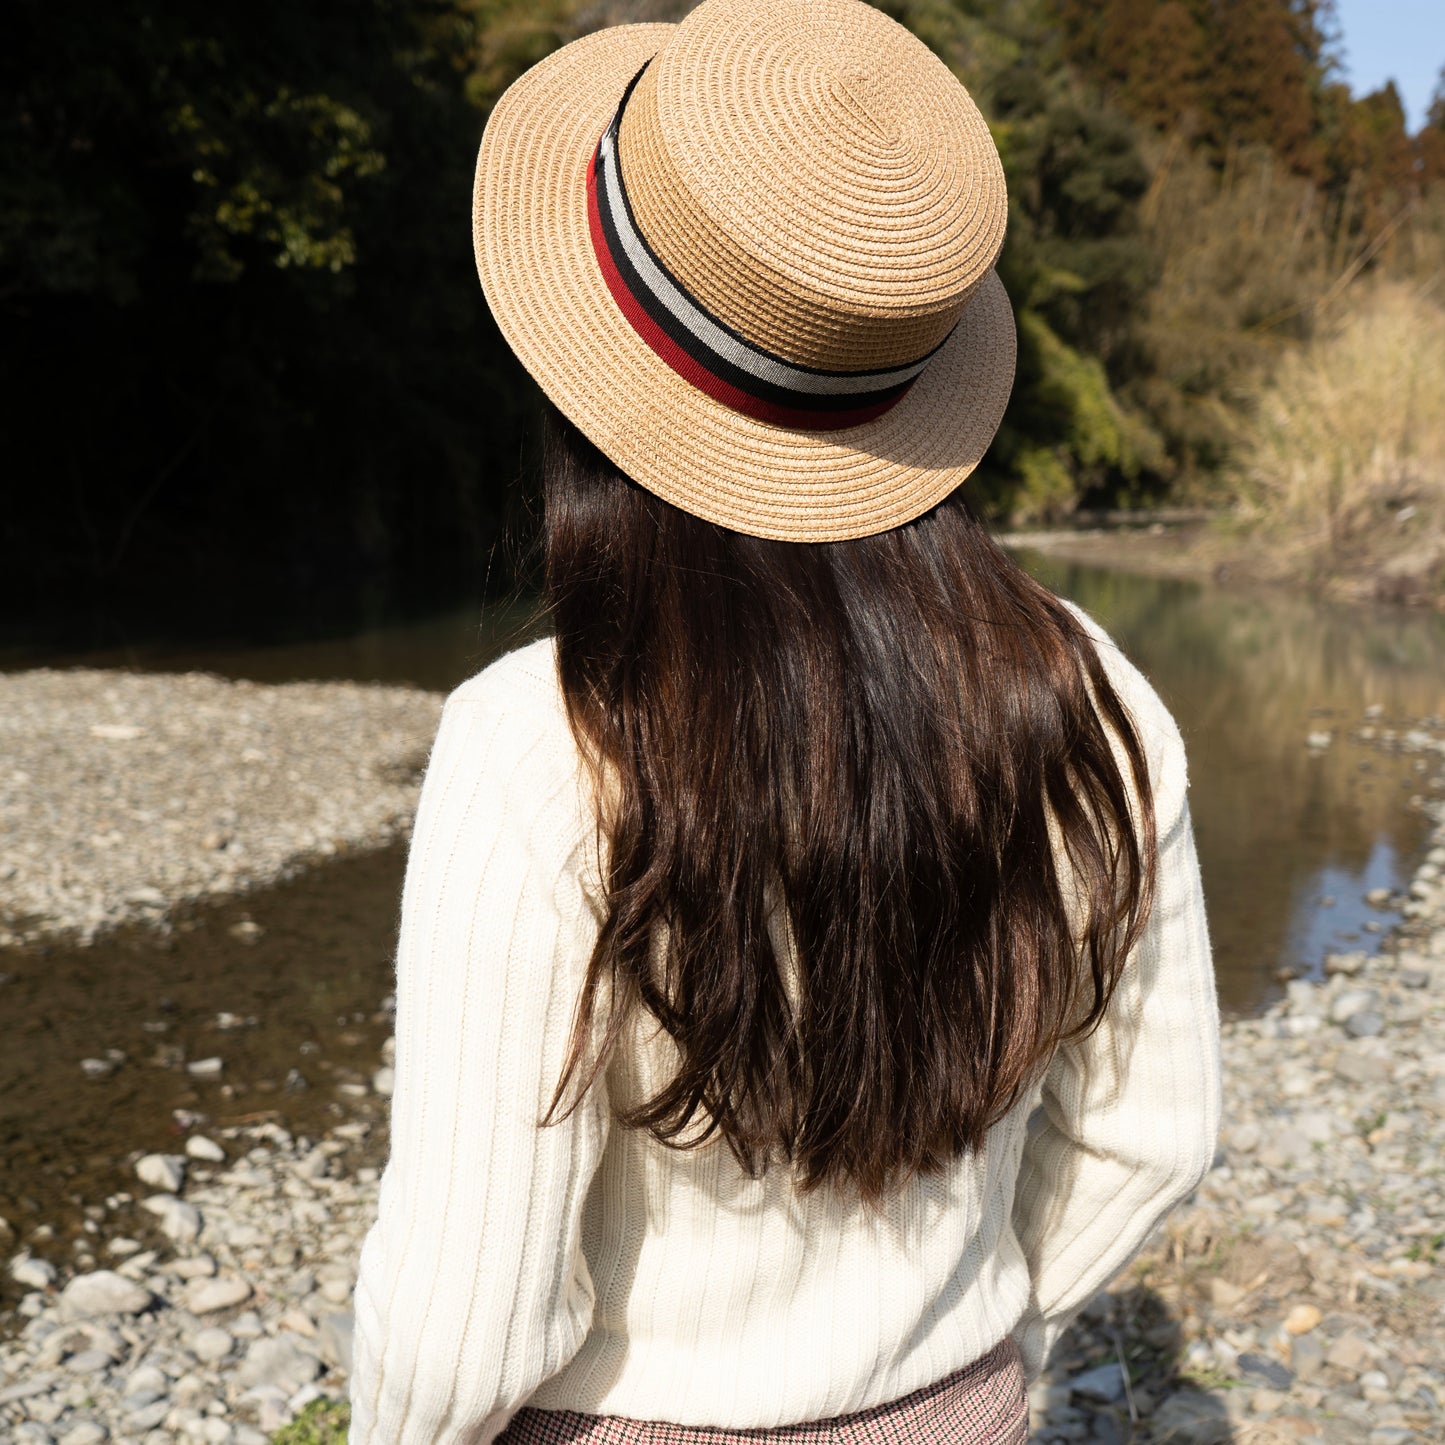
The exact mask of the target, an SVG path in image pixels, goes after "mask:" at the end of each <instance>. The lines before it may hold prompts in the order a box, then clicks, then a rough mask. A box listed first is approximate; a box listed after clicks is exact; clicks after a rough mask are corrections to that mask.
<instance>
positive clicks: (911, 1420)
mask: <svg viewBox="0 0 1445 1445" xmlns="http://www.w3.org/2000/svg"><path fill="white" fill-rule="evenodd" d="M1027 1439H1028V1397H1027V1395H1026V1393H1025V1390H1024V1376H1023V1366H1022V1362H1021V1359H1020V1356H1019V1348H1018V1345H1017V1344H1016V1343H1015V1342H1014V1339H1013V1336H1011V1335H1009V1336H1006V1337H1005V1338H1004V1339H1003V1340H1002V1341H1000V1343H999V1344H998V1345H996V1346H995V1347H994V1348H993V1349H992V1350H990V1351H989V1352H988V1354H986V1355H984V1356H983V1357H982V1358H981V1359H978V1360H975V1361H974V1362H973V1364H971V1365H968V1366H966V1367H965V1368H963V1369H962V1370H955V1371H954V1373H953V1374H951V1375H945V1376H944V1378H943V1379H941V1380H939V1381H938V1382H937V1383H936V1384H933V1385H928V1386H926V1387H925V1388H924V1389H922V1390H915V1391H914V1392H913V1393H912V1394H911V1395H905V1396H904V1398H903V1399H901V1400H895V1401H894V1402H893V1403H892V1404H889V1405H877V1406H875V1407H874V1408H873V1409H871V1410H860V1411H858V1413H857V1414H854V1415H839V1416H837V1417H835V1418H834V1419H831V1420H817V1421H812V1422H809V1423H807V1424H802V1425H785V1426H782V1427H780V1428H778V1429H775V1430H723V1429H717V1428H714V1427H711V1426H699V1425H673V1424H670V1423H668V1422H667V1421H665V1420H628V1419H624V1418H623V1417H621V1416H617V1415H584V1414H580V1413H578V1412H576V1411H573V1410H534V1409H531V1408H530V1407H527V1406H524V1407H523V1408H522V1409H521V1410H519V1411H518V1412H517V1413H516V1415H514V1416H513V1417H512V1421H511V1423H510V1424H509V1425H508V1426H507V1428H506V1429H505V1430H504V1431H503V1432H502V1434H501V1435H500V1436H499V1437H498V1438H497V1445H730V1442H737V1445H744V1442H747V1445H762V1442H770V1441H777V1442H786V1445H1025V1442H1026V1441H1027Z"/></svg>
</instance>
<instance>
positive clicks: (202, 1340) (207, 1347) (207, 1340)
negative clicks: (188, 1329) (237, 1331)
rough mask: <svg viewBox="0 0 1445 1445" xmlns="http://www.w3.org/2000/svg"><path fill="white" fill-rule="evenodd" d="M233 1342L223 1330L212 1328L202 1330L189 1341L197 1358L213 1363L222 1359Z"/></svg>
mask: <svg viewBox="0 0 1445 1445" xmlns="http://www.w3.org/2000/svg"><path fill="white" fill-rule="evenodd" d="M235 1343H236V1342H235V1340H233V1339H232V1338H231V1336H230V1335H229V1334H227V1332H226V1331H225V1330H222V1329H214V1328H213V1329H208V1330H202V1331H201V1332H200V1333H199V1334H198V1335H197V1336H196V1337H195V1339H193V1340H192V1341H191V1349H192V1351H193V1352H194V1354H195V1356H196V1358H197V1359H198V1360H201V1361H204V1362H205V1363H206V1364H208V1365H213V1364H215V1363H216V1361H217V1360H224V1359H225V1358H226V1356H227V1355H229V1354H230V1353H231V1350H232V1349H233V1348H234V1347H235Z"/></svg>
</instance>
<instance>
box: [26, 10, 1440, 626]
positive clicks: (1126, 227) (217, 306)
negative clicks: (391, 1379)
mask: <svg viewBox="0 0 1445 1445" xmlns="http://www.w3.org/2000/svg"><path fill="white" fill-rule="evenodd" d="M881 3H882V4H883V7H884V8H885V9H887V10H888V12H889V13H890V14H893V15H894V16H896V17H897V18H898V19H900V20H901V21H902V22H903V23H905V24H907V25H908V26H910V27H911V28H912V29H913V30H914V31H915V33H917V34H918V35H919V36H921V37H922V38H923V39H924V41H925V42H926V43H927V44H929V45H930V46H931V47H932V48H933V49H934V50H935V51H936V52H937V53H938V54H939V55H940V56H941V57H942V58H943V59H944V60H945V61H946V62H947V63H948V64H949V65H950V66H951V67H952V68H953V69H954V71H955V73H956V74H958V75H959V76H960V78H961V79H962V80H963V81H964V82H965V84H967V85H968V87H969V89H970V91H971V92H972V93H973V94H974V96H975V97H976V98H977V99H978V101H979V103H980V105H981V106H982V108H983V110H984V112H985V114H986V115H987V116H988V118H989V121H990V123H991V125H992V126H993V128H994V134H995V138H996V140H997V142H998V145H999V149H1000V152H1001V153H1002V155H1003V157H1004V162H1005V166H1006V169H1007V172H1008V177H1009V186H1010V193H1011V207H1010V223H1009V234H1008V242H1007V246H1006V248H1005V252H1004V256H1003V260H1002V262H1001V270H1002V273H1003V276H1004V279H1005V282H1006V284H1007V286H1008V288H1009V291H1010V294H1011V295H1012V297H1013V299H1014V303H1015V308H1016V312H1017V318H1018V326H1019V336H1020V362H1019V373H1018V383H1017V387H1016V392H1015V396H1014V401H1013V404H1012V406H1011V408H1010V410H1009V413H1008V416H1007V418H1006V420H1005V424H1004V427H1003V429H1002V431H1001V433H1000V436H999V438H998V441H997V443H996V444H995V446H994V448H993V450H992V451H991V453H990V455H989V457H988V458H987V460H986V462H985V464H984V467H983V468H982V469H981V471H980V473H979V475H978V476H977V477H976V478H975V479H974V481H972V482H971V483H970V485H971V486H972V488H973V490H974V493H975V495H976V496H977V497H978V498H979V499H980V500H981V501H982V503H983V504H984V505H985V506H986V507H987V508H988V509H989V510H990V511H991V512H993V513H995V514H998V515H1009V514H1013V515H1019V516H1039V515H1046V514H1048V513H1051V512H1058V511H1066V510H1069V509H1071V508H1073V507H1074V506H1076V505H1077V504H1078V503H1079V502H1080V501H1081V500H1082V501H1091V502H1110V503H1121V502H1122V503H1130V502H1139V501H1146V500H1150V499H1153V498H1157V497H1160V496H1162V495H1164V494H1165V493H1167V492H1169V491H1170V489H1177V488H1179V487H1181V486H1184V485H1189V486H1194V485H1195V484H1196V483H1197V482H1198V480H1199V478H1200V477H1201V476H1202V477H1205V478H1206V479H1207V477H1208V476H1209V475H1211V474H1214V473H1216V472H1218V471H1219V469H1220V468H1222V467H1223V465H1224V463H1225V461H1226V459H1227V451H1228V437H1229V431H1230V428H1229V426H1228V424H1227V414H1228V410H1229V408H1230V407H1231V406H1233V405H1235V403H1236V401H1237V400H1238V396H1239V395H1240V394H1241V392H1242V390H1245V389H1247V386H1248V385H1249V384H1250V383H1249V377H1250V376H1251V375H1252V372H1251V370H1250V368H1251V367H1252V366H1256V367H1257V365H1258V359H1259V356H1260V353H1261V342H1260V338H1261V337H1263V338H1265V339H1266V340H1270V341H1272V340H1274V339H1276V338H1283V337H1285V336H1293V335H1296V334H1304V332H1305V329H1306V328H1305V325H1304V318H1306V317H1307V315H1308V310H1309V307H1310V305H1311V304H1312V298H1314V297H1316V296H1318V295H1319V294H1320V292H1321V288H1327V287H1329V286H1330V285H1332V284H1333V282H1334V280H1335V278H1336V277H1337V276H1339V275H1342V274H1345V273H1346V272H1347V271H1348V270H1349V268H1350V267H1351V266H1354V265H1355V264H1356V261H1357V258H1358V257H1360V256H1362V255H1368V257H1371V258H1377V259H1378V260H1379V261H1380V262H1381V263H1383V262H1384V261H1386V260H1388V259H1389V256H1390V255H1391V251H1390V250H1389V249H1388V248H1387V249H1384V250H1381V249H1380V245H1379V244H1377V242H1378V240H1379V238H1381V237H1384V238H1385V240H1386V241H1388V242H1389V245H1390V247H1395V248H1399V247H1401V246H1403V245H1404V240H1403V239H1402V238H1403V236H1404V233H1401V234H1400V235H1398V236H1397V235H1396V234H1395V232H1394V231H1392V230H1390V228H1391V227H1392V226H1397V225H1398V216H1399V214H1400V209H1401V206H1402V204H1404V202H1405V200H1407V199H1408V197H1409V196H1410V195H1413V194H1414V193H1415V192H1417V191H1418V190H1419V189H1420V188H1422V187H1428V186H1429V185H1431V184H1434V183H1435V182H1437V181H1440V180H1442V179H1445V101H1437V104H1436V107H1435V109H1434V110H1433V111H1432V113H1431V118H1430V121H1429V123H1428V124H1427V125H1426V126H1425V127H1424V129H1423V130H1422V131H1421V133H1420V134H1419V135H1418V136H1415V137H1409V136H1406V135H1405V133H1404V122H1403V116H1402V114H1401V111H1400V107H1399V102H1398V96H1396V95H1395V94H1394V92H1393V90H1391V89H1389V88H1387V89H1386V90H1384V91H1381V92H1379V93H1378V94H1377V95H1374V96H1370V97H1366V98H1364V99H1362V100H1359V101H1356V100H1353V99H1352V98H1351V97H1350V96H1349V94H1348V91H1347V90H1346V88H1345V87H1344V86H1343V85H1342V84H1341V83H1340V82H1339V81H1338V79H1337V78H1336V76H1335V73H1334V68H1333V66H1334V62H1333V58H1332V57H1333V54H1334V51H1333V45H1334V40H1333V19H1332V10H1331V6H1330V4H1329V0H881ZM688 8H689V5H688V0H601V3H594V0H350V3H347V4H341V3H339V0H247V3H240V0H213V3H208V4H206V5H196V4H191V3H186V0H113V3H110V4H107V5H99V4H81V5H57V4H51V3H47V0H14V3H13V4H12V5H11V6H10V8H9V11H8V13H7V35H6V40H7V43H6V45H5V46H4V47H3V49H0V82H3V85H4V91H3V93H4V96H5V100H4V101H3V103H0V321H3V328H0V369H3V376H0V381H3V384H4V387H5V395H6V398H7V403H8V405H7V409H6V442H7V448H6V456H5V464H6V465H5V475H6V477H7V479H8V481H9V485H8V486H7V487H6V489H5V491H6V500H7V502H8V504H9V505H7V507H6V508H5V510H4V513H3V521H0V545H3V546H4V548H5V555H6V558H7V561H8V563H9V565H8V566H7V568H6V569H5V572H4V575H3V580H0V636H3V635H9V636H12V637H14V636H23V637H30V638H34V637H36V636H37V635H44V634H45V633H46V632H47V631H51V632H54V633H55V634H56V635H57V636H58V635H59V634H60V633H62V632H66V631H69V632H71V633H75V632H77V631H78V630H89V631H91V632H92V633H93V632H94V631H95V629H94V627H93V626H92V627H89V628H88V629H85V628H83V627H82V628H78V627H77V625H76V624H77V620H79V622H80V623H82V624H84V623H85V622H86V621H87V620H88V619H92V618H97V617H98V618H104V619H107V620H116V619H118V620H122V621H124V622H126V623H127V624H131V625H139V626H140V627H142V628H143V629H144V630H146V631H151V632H155V631H165V630H173V631H183V632H203V633H212V634H214V633H218V632H222V633H231V634H245V633H253V634H254V633H264V632H268V631H270V632H274V631H275V630H277V628H278V627H281V626H284V625H290V624H291V623H293V622H294V625H296V626H299V627H306V628H315V627H316V626H318V625H326V624H330V623H334V624H335V625H338V626H340V625H351V624H355V623H357V622H359V621H364V620H366V619H368V618H374V617H376V616H380V615H386V614H395V613H396V612H397V611H399V610H407V609H415V608H422V607H428V606H434V605H438V604H441V603H445V602H454V601H457V600H460V599H461V598H463V597H468V596H473V595H475V594H477V593H478V592H479V591H481V590H482V588H483V587H484V586H485V585H486V584H487V581H488V578H489V577H490V580H491V582H492V584H493V585H497V584H500V583H505V582H506V581H507V580H508V579H507V577H506V573H505V568H504V567H503V566H502V565H501V562H500V559H499V558H498V557H497V556H496V546H495V544H496V541H497V538H498V535H499V532H500V529H501V522H502V518H503V517H504V515H506V514H507V513H508V512H509V510H514V509H517V508H519V507H522V506H523V505H524V504H525V497H526V488H525V487H523V486H520V485H519V482H518V478H519V476H521V475H524V472H525V469H524V467H523V462H524V460H525V458H526V456H527V455H528V453H527V451H526V443H527V438H528V435H529V432H530V418H531V408H532V404H533V403H532V398H533V395H534V393H533V390H532V388H531V385H530V383H529V382H527V380H526V378H525V377H523V376H522V374H521V372H520V369H519V368H518V367H517V366H516V364H515V363H514V362H513V360H512V359H511V357H510V354H509V353H508V351H507V349H506V347H505V346H504V345H503V344H502V342H501V339H500V337H499V336H498V335H497V334H496V331H495V328H494V327H493V325H492V323H491V321H490V318H489V317H488V315H487V312H486V307H485V304H484V302H483V299H482V296H481V292H480V288H479V287H478V285H477V282H476V275H475V269H474V266H473V261H472V254H471V237H470V195H471V181H472V167H473V164H474V160H475V154H476V144H477V140H478V137H479V135H480V132H481V129H482V125H483V122H484V120H485V114H486V109H487V107H488V106H489V105H490V104H491V103H492V102H493V101H494V100H495V98H496V96H497V95H498V94H500V92H501V90H502V89H503V88H504V87H505V86H506V84H508V83H509V81H510V80H511V79H512V78H513V77H514V76H515V75H517V74H518V73H519V72H520V71H521V70H522V69H524V68H525V67H526V66H527V65H528V64H530V63H532V62H533V61H535V60H537V59H539V58H541V57H542V56H543V55H545V54H547V53H548V52H549V51H550V50H552V49H554V48H555V47H556V46H557V45H560V44H563V43H565V42H566V41H568V40H570V39H572V38H574V37H575V36H577V35H579V34H581V33H583V32H584V31H585V30H588V29H591V28H595V27H596V26H598V25H604V24H612V23H616V22H619V21H625V20H638V19H645V20H657V19H675V18H678V17H679V16H680V15H681V14H683V13H685V11H686V10H687V9H688ZM1251 145H1253V146H1254V147H1255V149H1256V150H1263V151H1265V152H1269V153H1273V154H1274V155H1275V156H1277V157H1278V158H1279V161H1280V164H1281V168H1282V171H1283V172H1284V173H1285V174H1289V173H1293V175H1294V176H1295V177H1296V178H1297V183H1298V184H1299V185H1301V186H1305V185H1308V184H1316V185H1318V186H1319V187H1320V196H1319V198H1318V200H1316V199H1312V198H1307V204H1306V203H1297V200H1296V198H1295V197H1294V196H1293V195H1292V194H1287V193H1286V191H1285V190H1282V189H1281V188H1280V187H1279V186H1274V187H1273V188H1271V187H1269V186H1258V185H1254V183H1253V182H1250V183H1249V185H1245V184H1244V183H1243V182H1241V180H1240V179H1239V177H1241V176H1242V175H1245V174H1246V171H1247V170H1248V167H1253V166H1255V161H1254V160H1253V159H1249V160H1248V162H1247V166H1246V165H1245V162H1243V161H1242V160H1241V157H1242V156H1248V155H1251V154H1252V153H1251V152H1250V151H1249V147H1250V146H1251ZM1200 167H1204V168H1212V174H1214V175H1215V176H1216V177H1218V180H1217V183H1209V182H1206V180H1204V179H1203V178H1202V177H1201V176H1200V175H1198V174H1196V172H1197V171H1198V170H1199V168H1200ZM1242 167H1243V168H1242ZM1248 174H1254V172H1253V171H1248ZM1299 178H1308V179H1299ZM1250 186H1253V189H1250ZM1195 197H1198V198H1199V204H1205V205H1207V206H1208V207H1209V208H1210V209H1209V210H1208V215H1209V217H1210V218H1211V219H1210V224H1214V225H1216V226H1218V227H1221V228H1222V227H1224V226H1226V225H1229V226H1238V227H1239V228H1240V229H1239V233H1238V237H1236V235H1235V234H1234V233H1231V234H1229V235H1221V236H1219V237H1218V238H1216V240H1217V244H1216V246H1215V247H1214V249H1213V250H1207V251H1203V252H1202V251H1201V249H1200V247H1199V246H1198V245H1197V244H1195V241H1196V239H1197V238H1195V237H1193V236H1191V235H1190V228H1191V226H1192V225H1193V224H1194V223H1193V222H1192V220H1191V217H1192V216H1193V215H1194V214H1195V213H1194V212H1193V211H1192V210H1191V209H1190V207H1191V206H1193V205H1195V200H1194V199H1193V198H1195ZM1291 207H1293V209H1290V208H1291ZM1199 214H1200V215H1203V214H1204V212H1199ZM1300 218H1303V219H1300ZM1196 229H1197V227H1196ZM1276 237H1281V238H1284V239H1283V240H1282V241H1279V240H1276ZM1241 238H1242V239H1241ZM1392 238H1393V239H1392ZM1411 244H1414V243H1413V242H1412V243H1411ZM1372 246H1373V247H1375V249H1374V250H1371V249H1370V248H1371V247H1372ZM1416 249H1417V250H1418V247H1417V248H1416ZM1231 256H1237V257H1239V258H1241V266H1245V268H1246V269H1247V270H1248V271H1249V274H1250V275H1255V274H1257V273H1258V271H1259V267H1258V265H1257V264H1256V259H1255V258H1259V257H1264V258H1266V259H1267V258H1268V257H1271V256H1274V257H1276V258H1278V257H1281V256H1283V257H1287V258H1294V257H1296V256H1297V257H1298V258H1299V261H1298V265H1297V266H1296V265H1295V261H1294V260H1293V259H1288V260H1286V261H1284V262H1281V263H1280V264H1279V265H1276V266H1274V267H1273V270H1271V272H1270V274H1269V276H1268V278H1267V284H1263V285H1257V284H1255V283H1253V282H1249V281H1248V279H1247V278H1243V279H1241V278H1239V277H1234V276H1233V275H1232V273H1231V270H1230V265H1229V261H1230V257H1231ZM1246 263H1247V264H1246ZM1290 267H1294V268H1295V269H1294V270H1290ZM1236 269H1238V268H1236ZM1286 273H1288V274H1286ZM1296 273H1297V274H1296Z"/></svg>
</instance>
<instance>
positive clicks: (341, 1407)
mask: <svg viewBox="0 0 1445 1445" xmlns="http://www.w3.org/2000/svg"><path fill="white" fill-rule="evenodd" d="M350 1424H351V1406H350V1405H348V1404H347V1403H346V1402H345V1401H344V1400H313V1401H312V1402H311V1403H310V1404H309V1405H308V1406H307V1407H306V1408H305V1409H304V1410H302V1412H301V1413H300V1414H299V1415H298V1416H297V1417H296V1418H295V1419H294V1420H293V1421H292V1422H291V1423H290V1424H289V1425H283V1426H282V1428H281V1429H279V1430H278V1431H277V1432H276V1433H275V1434H274V1435H273V1436H272V1437H271V1445H346V1431H347V1428H348V1426H349V1425H350Z"/></svg>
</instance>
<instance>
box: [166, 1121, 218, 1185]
mask: <svg viewBox="0 0 1445 1445" xmlns="http://www.w3.org/2000/svg"><path fill="white" fill-rule="evenodd" d="M186 1153H187V1154H189V1155H190V1156H191V1158H192V1159H203V1160H205V1162H206V1163H208V1164H224V1163H225V1162H226V1151H225V1150H224V1149H222V1148H221V1146H220V1145H219V1144H217V1143H216V1141H215V1140H214V1139H207V1138H206V1136H205V1135H204V1134H192V1135H191V1137H190V1138H189V1139H187V1140H186ZM172 1192H174V1191H172Z"/></svg>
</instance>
